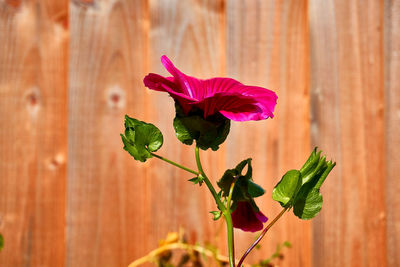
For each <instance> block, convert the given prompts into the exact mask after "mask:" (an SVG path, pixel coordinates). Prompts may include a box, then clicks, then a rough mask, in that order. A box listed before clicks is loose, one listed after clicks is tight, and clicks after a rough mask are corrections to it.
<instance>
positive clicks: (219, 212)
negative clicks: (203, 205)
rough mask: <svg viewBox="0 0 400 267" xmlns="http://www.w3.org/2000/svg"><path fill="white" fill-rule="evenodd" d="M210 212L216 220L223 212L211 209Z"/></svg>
mask: <svg viewBox="0 0 400 267" xmlns="http://www.w3.org/2000/svg"><path fill="white" fill-rule="evenodd" d="M210 213H211V214H212V215H214V218H213V219H214V221H216V220H218V219H219V218H221V215H222V212H221V211H210Z"/></svg>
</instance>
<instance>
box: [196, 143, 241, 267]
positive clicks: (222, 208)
mask: <svg viewBox="0 0 400 267" xmlns="http://www.w3.org/2000/svg"><path fill="white" fill-rule="evenodd" d="M195 155H196V163H197V168H198V169H199V172H200V175H201V176H202V178H203V179H204V183H205V184H206V185H207V187H208V189H209V190H210V192H211V194H212V195H213V197H214V199H215V202H216V203H217V205H218V208H219V210H220V211H221V212H222V213H223V214H224V217H225V221H226V227H227V232H228V251H229V266H230V267H235V252H234V245H233V223H232V217H231V212H230V203H228V204H227V205H228V207H229V208H225V206H224V204H223V203H222V201H221V199H220V198H219V196H218V194H217V192H216V191H215V189H214V187H213V185H212V184H211V182H210V180H209V179H208V177H207V175H206V174H205V173H204V170H203V167H202V166H201V161H200V152H199V147H198V146H197V145H196V148H195ZM231 189H232V192H233V188H231ZM231 197H232V196H231Z"/></svg>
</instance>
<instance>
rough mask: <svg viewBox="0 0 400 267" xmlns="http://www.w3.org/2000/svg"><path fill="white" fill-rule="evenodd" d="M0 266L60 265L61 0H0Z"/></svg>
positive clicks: (64, 7)
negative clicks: (1, 241) (1, 244)
mask: <svg viewBox="0 0 400 267" xmlns="http://www.w3.org/2000/svg"><path fill="white" fill-rule="evenodd" d="M0 40H1V43H0V148H1V149H0V232H1V233H2V234H3V235H4V238H5V247H4V250H3V251H2V252H1V253H0V265H1V266H63V265H64V257H65V231H64V229H65V182H66V167H65V166H66V164H65V163H66V158H67V147H66V146H67V120H66V116H67V97H66V96H67V86H66V81H67V70H68V65H67V64H68V3H67V1H40V2H37V1H23V2H22V1H2V2H1V3H0Z"/></svg>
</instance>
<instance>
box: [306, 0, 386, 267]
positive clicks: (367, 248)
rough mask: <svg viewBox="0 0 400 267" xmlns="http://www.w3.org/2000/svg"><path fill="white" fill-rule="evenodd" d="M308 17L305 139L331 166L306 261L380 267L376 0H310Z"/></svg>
mask: <svg viewBox="0 0 400 267" xmlns="http://www.w3.org/2000/svg"><path fill="white" fill-rule="evenodd" d="M310 14H312V15H311V20H310V28H311V29H312V31H311V51H313V52H312V56H311V58H312V61H311V66H312V72H311V73H312V74H313V75H312V96H313V97H312V100H313V101H312V115H313V122H312V136H313V143H315V144H318V145H320V146H321V148H322V149H326V151H328V153H329V155H333V156H334V157H336V158H335V160H336V161H337V163H338V165H337V168H336V170H334V173H333V176H332V178H330V179H329V181H327V184H326V186H325V187H326V188H324V189H323V192H324V195H325V196H326V197H325V207H324V210H323V212H322V214H321V216H320V217H319V218H318V219H317V220H316V221H315V222H314V225H315V232H314V252H315V257H314V264H315V266H322V265H323V266H338V265H345V266H360V265H362V266H386V256H385V253H386V219H385V174H384V172H382V170H383V169H385V151H384V149H385V147H384V143H385V142H384V141H385V139H384V138H385V132H384V127H385V126H384V106H383V105H384V104H383V103H384V87H383V60H384V58H383V31H382V29H383V4H382V2H377V1H367V2H366V3H363V4H362V5H361V4H360V3H358V2H356V1H335V2H334V3H331V4H328V5H325V4H322V3H320V2H318V1H311V2H310ZM371 240H373V242H371Z"/></svg>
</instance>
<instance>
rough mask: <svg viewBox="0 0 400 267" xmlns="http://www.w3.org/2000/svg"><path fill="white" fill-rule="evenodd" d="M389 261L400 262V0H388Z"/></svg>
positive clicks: (387, 151)
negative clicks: (399, 194)
mask: <svg viewBox="0 0 400 267" xmlns="http://www.w3.org/2000/svg"><path fill="white" fill-rule="evenodd" d="M384 14H385V16H384V17H385V23H384V26H385V93H386V95H385V108H386V112H385V115H386V116H385V117H386V175H387V178H386V179H387V181H386V190H387V191H386V192H387V195H386V211H387V263H388V266H400V255H399V251H400V198H399V196H398V193H399V192H400V182H399V173H400V153H399V149H398V148H399V147H400V75H399V74H400V1H398V0H391V1H385V12H384Z"/></svg>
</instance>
